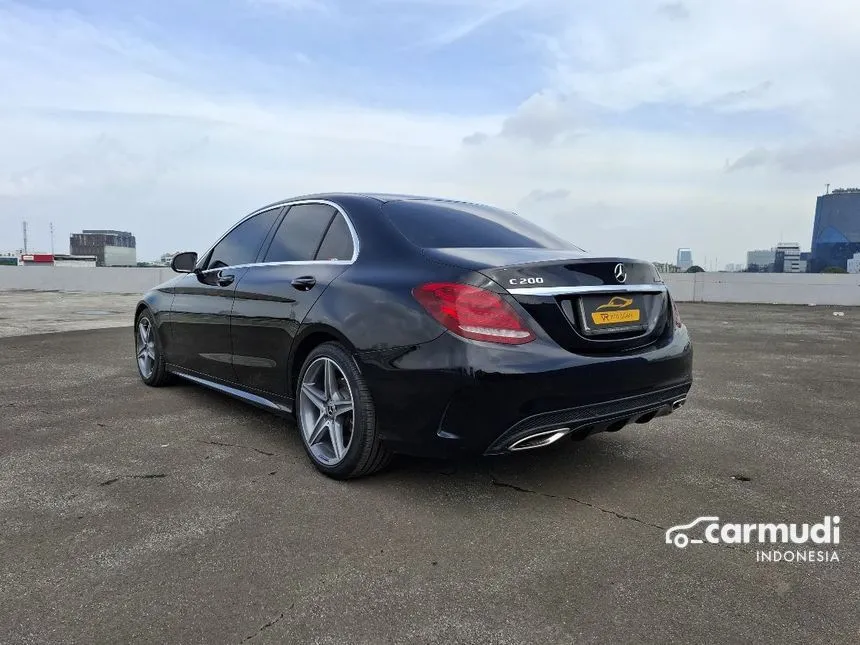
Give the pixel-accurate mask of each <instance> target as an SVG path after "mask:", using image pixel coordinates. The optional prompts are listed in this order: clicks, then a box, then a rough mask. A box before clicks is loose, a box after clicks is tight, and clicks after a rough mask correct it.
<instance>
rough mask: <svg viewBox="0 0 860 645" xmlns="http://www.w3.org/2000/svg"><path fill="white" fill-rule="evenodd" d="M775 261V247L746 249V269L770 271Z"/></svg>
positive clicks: (760, 271) (762, 271) (761, 271)
mask: <svg viewBox="0 0 860 645" xmlns="http://www.w3.org/2000/svg"><path fill="white" fill-rule="evenodd" d="M775 262H776V249H756V250H754V251H747V271H751V272H753V273H755V272H759V273H770V272H772V271H773V267H774V263H775Z"/></svg>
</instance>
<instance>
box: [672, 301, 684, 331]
mask: <svg viewBox="0 0 860 645" xmlns="http://www.w3.org/2000/svg"><path fill="white" fill-rule="evenodd" d="M672 320H674V321H675V327H682V326H683V325H684V323H682V322H681V312H680V311H678V307H677V305H675V301H674V300H672Z"/></svg>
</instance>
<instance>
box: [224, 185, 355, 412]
mask: <svg viewBox="0 0 860 645" xmlns="http://www.w3.org/2000/svg"><path fill="white" fill-rule="evenodd" d="M356 249H357V245H356V240H355V236H354V233H353V230H352V227H351V225H350V224H349V222H348V219H347V217H346V214H345V213H344V212H343V211H341V210H339V209H337V208H336V207H334V206H333V205H331V204H329V203H322V202H303V203H297V204H293V205H292V206H290V208H289V210H288V211H287V212H286V214H285V215H284V217H283V220H282V221H281V224H280V226H279V227H278V230H277V231H276V232H275V234H274V235H273V236H272V241H271V244H270V245H269V247H268V249H267V252H266V255H265V257H264V259H263V262H262V263H261V264H258V265H256V266H253V267H251V268H250V269H249V270H248V272H247V273H246V274H245V275H244V276H243V277H242V279H241V280H240V281H239V285H238V287H237V288H236V293H235V298H234V304H233V314H232V318H231V328H230V329H231V331H230V333H231V336H232V339H233V366H234V369H235V371H236V375H237V377H238V379H239V383H241V384H242V385H244V386H245V387H247V388H251V389H254V390H259V391H261V392H266V393H269V394H274V395H276V396H281V397H284V396H286V397H288V398H289V393H288V392H287V357H288V356H289V352H290V347H291V345H292V343H293V339H294V338H295V335H296V332H297V331H298V328H299V325H300V324H301V322H302V320H304V318H305V316H306V315H307V313H308V311H310V309H311V307H312V306H313V305H314V303H315V302H316V301H317V299H318V298H319V297H320V295H321V294H322V292H323V291H324V290H325V289H326V287H327V286H328V285H329V283H331V281H332V280H334V279H335V278H336V277H337V276H338V275H340V274H341V273H343V271H345V270H346V268H347V267H348V266H349V265H350V264H351V263H352V262H353V260H354V257H353V256H354V255H355V251H356Z"/></svg>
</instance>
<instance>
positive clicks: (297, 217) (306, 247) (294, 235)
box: [266, 204, 335, 262]
mask: <svg viewBox="0 0 860 645" xmlns="http://www.w3.org/2000/svg"><path fill="white" fill-rule="evenodd" d="M334 212H335V211H334V208H332V207H331V206H326V205H325V204H299V205H298V206H293V207H292V208H290V210H289V211H287V216H286V217H285V218H284V221H283V222H281V226H280V227H279V228H278V232H277V233H275V237H274V238H272V245H271V246H270V247H269V252H268V253H266V262H300V261H304V260H313V259H314V255H315V254H316V252H317V247H318V246H319V245H320V240H322V236H323V233H325V230H326V228H328V225H329V222H331V218H332V215H334Z"/></svg>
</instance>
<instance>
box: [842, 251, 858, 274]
mask: <svg viewBox="0 0 860 645" xmlns="http://www.w3.org/2000/svg"><path fill="white" fill-rule="evenodd" d="M845 265H846V266H845V268H846V269H847V270H848V273H860V253H855V254H854V257H852V258H849V260H848V262H846V263H845Z"/></svg>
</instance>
